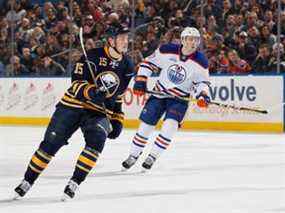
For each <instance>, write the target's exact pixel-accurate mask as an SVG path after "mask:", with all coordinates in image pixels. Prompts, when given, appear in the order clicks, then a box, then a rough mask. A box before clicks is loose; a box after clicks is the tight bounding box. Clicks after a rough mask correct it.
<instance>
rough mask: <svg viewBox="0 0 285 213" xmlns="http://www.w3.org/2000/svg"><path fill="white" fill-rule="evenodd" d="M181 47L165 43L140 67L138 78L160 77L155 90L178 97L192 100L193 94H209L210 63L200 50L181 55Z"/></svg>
mask: <svg viewBox="0 0 285 213" xmlns="http://www.w3.org/2000/svg"><path fill="white" fill-rule="evenodd" d="M180 48H181V46H180V45H177V44H165V45H162V46H161V47H160V48H158V49H157V50H156V51H155V52H154V53H153V54H152V55H150V56H149V57H147V58H146V59H145V60H144V61H143V62H142V63H141V64H140V65H139V70H138V75H143V76H147V77H149V76H151V75H152V74H159V75H158V80H157V81H156V84H155V87H154V89H153V90H154V91H155V92H159V93H163V94H167V95H171V96H178V97H189V96H190V94H192V93H193V92H194V93H196V94H199V93H200V92H201V91H202V90H203V91H205V92H208V89H209V88H208V87H209V84H210V82H209V70H208V60H207V58H206V57H205V55H204V54H203V53H201V52H199V51H196V52H194V53H192V54H191V55H189V56H183V55H181V53H180V52H181V51H180Z"/></svg>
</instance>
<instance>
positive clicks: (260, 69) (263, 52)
mask: <svg viewBox="0 0 285 213" xmlns="http://www.w3.org/2000/svg"><path fill="white" fill-rule="evenodd" d="M269 61H270V47H269V45H268V44H262V45H260V47H259V49H258V55H257V57H256V59H255V61H254V63H253V72H254V73H266V72H269V71H270V70H269Z"/></svg>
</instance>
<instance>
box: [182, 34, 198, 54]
mask: <svg viewBox="0 0 285 213" xmlns="http://www.w3.org/2000/svg"><path fill="white" fill-rule="evenodd" d="M198 42H199V38H196V37H193V36H186V37H184V38H183V39H182V41H181V43H182V45H183V47H184V48H185V49H186V50H188V51H195V50H196V49H197V46H198Z"/></svg>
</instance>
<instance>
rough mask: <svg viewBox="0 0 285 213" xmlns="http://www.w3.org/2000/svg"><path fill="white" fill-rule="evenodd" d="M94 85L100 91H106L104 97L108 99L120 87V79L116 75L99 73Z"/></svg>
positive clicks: (109, 72)
mask: <svg viewBox="0 0 285 213" xmlns="http://www.w3.org/2000/svg"><path fill="white" fill-rule="evenodd" d="M96 83H97V86H98V88H99V89H100V90H103V91H106V93H107V95H106V97H107V98H110V97H112V96H113V95H114V94H115V93H116V91H117V90H118V88H119V85H120V79H119V77H118V76H117V74H116V73H114V72H111V71H107V72H102V73H100V74H99V75H98V76H97V77H96Z"/></svg>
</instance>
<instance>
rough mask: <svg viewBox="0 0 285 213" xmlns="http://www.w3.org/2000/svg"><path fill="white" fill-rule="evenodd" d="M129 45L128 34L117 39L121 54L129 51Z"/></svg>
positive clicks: (117, 46)
mask: <svg viewBox="0 0 285 213" xmlns="http://www.w3.org/2000/svg"><path fill="white" fill-rule="evenodd" d="M128 44H129V35H128V33H124V34H120V35H118V36H117V37H116V48H117V50H118V51H119V52H120V53H126V52H127V51H128Z"/></svg>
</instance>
